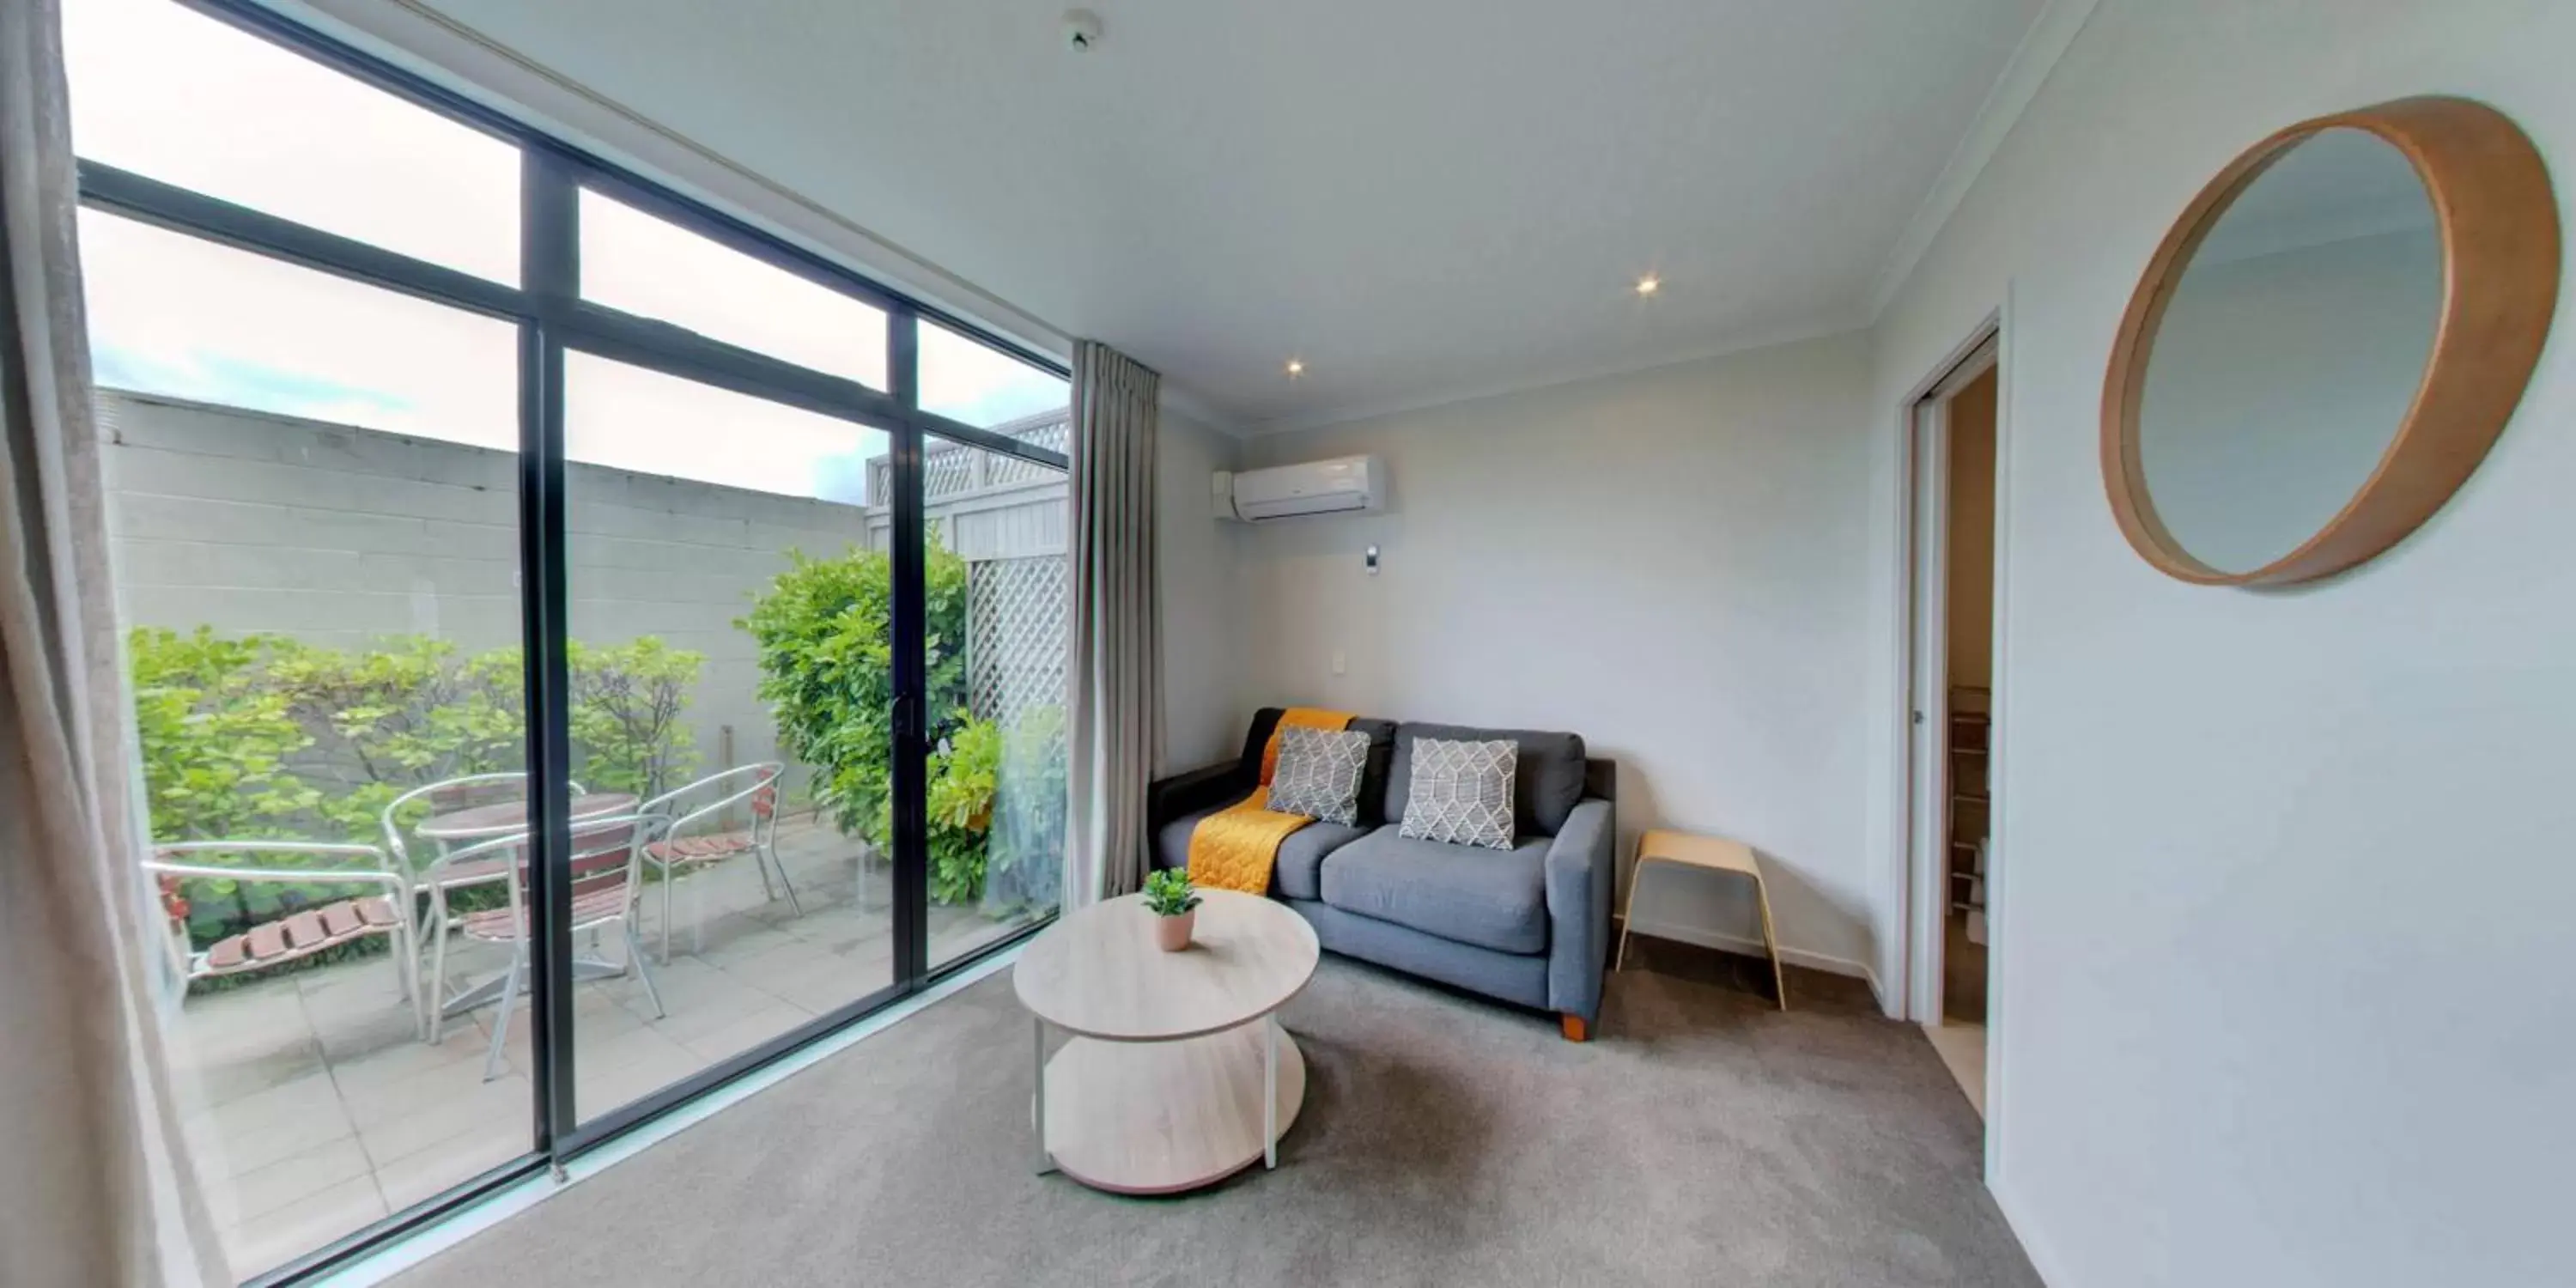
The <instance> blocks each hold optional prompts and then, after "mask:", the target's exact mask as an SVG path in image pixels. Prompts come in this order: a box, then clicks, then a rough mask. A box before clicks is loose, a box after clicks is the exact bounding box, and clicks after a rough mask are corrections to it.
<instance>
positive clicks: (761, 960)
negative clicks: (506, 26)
mask: <svg viewBox="0 0 2576 1288" xmlns="http://www.w3.org/2000/svg"><path fill="white" fill-rule="evenodd" d="M65 7H66V10H67V15H66V27H67V40H68V43H69V45H70V57H69V63H70V72H71V89H72V96H73V103H74V145H75V149H76V151H78V152H80V153H81V157H82V160H81V182H82V195H83V200H84V203H85V205H86V206H87V209H85V210H84V212H83V214H82V219H81V235H82V242H83V246H82V249H83V252H84V257H85V260H86V270H87V283H88V291H89V300H88V303H89V318H90V326H91V340H92V347H93V351H94V355H95V359H96V366H97V373H98V380H99V384H100V392H99V397H98V407H99V419H100V425H101V432H102V435H103V436H104V437H105V439H106V440H107V456H108V461H109V478H108V484H109V489H110V493H111V495H110V502H111V515H112V518H111V523H112V525H113V530H114V536H115V539H116V541H117V550H116V562H117V567H118V574H119V575H118V598H119V603H120V607H121V611H122V613H123V616H124V622H123V624H124V625H125V626H126V627H127V628H128V629H129V637H128V650H129V662H130V674H131V677H132V681H133V688H134V695H135V703H136V719H137V725H138V728H139V729H140V732H141V742H142V754H143V759H144V762H145V763H144V771H145V772H144V774H143V780H144V790H145V792H146V794H147V795H148V797H149V799H148V801H147V802H146V804H147V806H148V809H149V812H150V816H151V819H152V826H153V839H154V853H153V855H152V856H151V857H149V858H147V859H144V860H142V861H145V862H147V863H148V864H150V871H151V873H152V875H153V877H154V882H153V885H154V888H155V889H156V890H157V891H158V896H159V897H158V902H157V903H156V905H155V909H154V914H153V915H154V916H155V917H156V918H158V919H159V920H161V921H162V922H164V923H165V925H166V929H167V939H168V942H167V944H166V946H165V947H166V950H163V948H164V946H156V954H155V965H156V968H157V969H158V970H159V971H160V972H161V973H162V975H163V977H164V979H165V981H166V984H167V991H168V998H167V1006H166V1008H165V1015H166V1022H167V1024H168V1027H169V1031H170V1033H171V1035H172V1050H173V1052H174V1060H175V1062H176V1063H177V1065H178V1068H179V1073H180V1078H181V1081H182V1084H183V1085H182V1086H181V1088H180V1092H181V1096H182V1099H183V1101H184V1102H185V1103H186V1105H187V1107H188V1110H189V1116H190V1122H189V1132H188V1139H187V1142H186V1144H187V1147H188V1149H189V1152H190V1155H191V1165H192V1166H193V1167H194V1168H195V1170H196V1173H197V1175H198V1177H199V1179H200V1181H201V1182H202V1183H203V1184H204V1186H205V1187H206V1189H207V1190H208V1192H209V1195H210V1198H211V1199H212V1205H213V1207H214V1209H215V1216H216V1218H217V1222H218V1224H219V1225H220V1226H221V1227H222V1230H223V1233H224V1236H225V1239H226V1246H227V1250H228V1252H229V1253H230V1255H231V1257H232V1259H233V1262H234V1265H235V1268H236V1270H237V1271H238V1272H239V1273H241V1274H242V1275H244V1276H246V1277H252V1278H256V1279H260V1280H263V1281H272V1282H284V1281H292V1280H295V1279H299V1278H303V1277H308V1276H311V1275H314V1274H317V1273H319V1272H321V1271H324V1270H327V1269H328V1268H329V1267H331V1266H333V1265H336V1264H339V1263H340V1262H342V1261H344V1260H345V1259H346V1258H348V1257H349V1256H352V1255H355V1254H357V1253H359V1252H362V1251H364V1250H365V1249H367V1248H369V1247H371V1246H373V1245H374V1244H375V1243H377V1242H380V1241H381V1240H383V1239H385V1238H388V1237H391V1236H392V1235H395V1234H398V1233H400V1232H402V1231H403V1230H405V1229H407V1228H409V1227H410V1226H412V1225H413V1224H416V1223H417V1222H419V1221H421V1220H424V1219H427V1218H429V1217H432V1216H435V1215H436V1214H438V1213H439V1212H441V1211H443V1210H445V1209H447V1208H449V1207H453V1206H454V1205H456V1204H458V1203H461V1202H464V1201H466V1200H467V1199H469V1198H470V1197H471V1196H473V1195H475V1194H478V1193H482V1192H487V1191H489V1190H490V1189H492V1188H493V1187H496V1186H499V1185H505V1184H509V1183H511V1182H513V1181H515V1180H518V1179H521V1178H524V1177H527V1176H531V1175H533V1174H535V1173H536V1172H538V1171H539V1170H541V1169H543V1168H545V1167H547V1166H549V1165H553V1164H559V1163H560V1162H561V1161H562V1160H564V1159H566V1158H568V1157H571V1156H573V1155H575V1154H578V1153H579V1152H581V1151H582V1150H584V1149H587V1148H589V1147H591V1146H593V1145H595V1144H597V1143H599V1142H600V1141H603V1140H606V1139H608V1138H610V1137H612V1136H614V1135H615V1134H617V1133H618V1132H620V1131H623V1130H625V1129H627V1128H628V1127H631V1126H633V1125H634V1124H636V1123H638V1122H641V1121H643V1120H644V1119H646V1118H648V1117H650V1116H651V1115H653V1114H655V1113H657V1112H660V1111H662V1110H664V1109H667V1108H669V1107H671V1106H673V1105H675V1104H678V1103H681V1102H682V1101H684V1100H686V1099H687V1098H689V1097H691V1096H693V1095H696V1094H699V1093H701V1092H703V1091H705V1090H707V1089H708V1088H710V1087H713V1086H715V1085H717V1084H719V1083H721V1082H722V1081H724V1080H725V1079H728V1078H731V1077H734V1076H738V1075H739V1074H741V1073H743V1072H746V1071H748V1070H750V1069H752V1068H755V1067H757V1066H759V1065H760V1064H762V1063H764V1062H767V1061H770V1060H774V1059H776V1058H778V1057H779V1056H781V1055H783V1054H785V1053H786V1052H788V1051H791V1050H793V1049H795V1048H796V1047H797V1046H798V1045H800V1044H802V1043H805V1042H808V1041H811V1040H813V1039H815V1038H817V1037H819V1036H822V1035H824V1034H827V1033H829V1032H831V1031H832V1030H834V1029H835V1028H837V1027H839V1026H842V1025H845V1024H847V1023H849V1022H851V1021H853V1020H855V1019H857V1018H859V1017H861V1016H864V1015H866V1014H868V1013H869V1012H871V1011H873V1010H875V1009H876V1008H878V1007H880V1006H883V1005H885V1004H886V1003H888V1002H890V1001H893V1000H895V999H898V998H900V997H902V996H904V995H906V994H907V993H911V992H913V991H916V990H918V989H920V988H922V987H923V986H925V985H926V984H927V983H928V982H929V981H930V980H931V979H932V978H934V976H935V975H936V974H937V973H939V972H940V971H943V970H945V969H948V968H950V967H953V966H955V965H957V964H958V963H961V962H963V961H966V960H968V959H969V958H971V957H973V956H975V955H977V954H979V953H981V952H984V951H987V950H989V949H991V948H993V947H995V946H997V945H999V944H1002V943H1005V942H1008V941H1009V940H1010V939H1011V938H1012V937H1014V936H1015V935H1017V934H1020V933H1024V932H1025V931H1026V930H1027V929H1028V928H1030V927H1032V926H1034V925H1036V924H1039V923H1040V922H1042V921H1043V920H1044V919H1045V918H1046V917H1048V916H1050V915H1052V913H1053V912H1054V909H1055V901H1056V890H1057V887H1058V885H1059V884H1060V880H1061V877H1060V872H1061V862H1062V850H1063V827H1064V764H1065V747H1064V740H1063V710H1062V708H1063V686H1064V657H1063V653H1064V643H1065V634H1064V631H1065V594H1066V587H1067V578H1066V576H1065V566H1064V553H1065V551H1064V535H1065V510H1064V506H1065V500H1064V486H1063V477H1064V469H1065V466H1066V458H1065V450H1066V432H1065V422H1066V415H1065V402H1066V397H1065V395H1066V388H1065V381H1064V374H1063V371H1062V369H1061V368H1059V367H1056V366H1054V365H1052V364H1051V363H1049V362H1048V361H1047V360H1045V359H1043V358H1041V357H1038V356H1037V355H1034V354H1031V353H1028V352H1026V351H1024V350H1021V349H1017V348H1015V347H1013V346H1011V345H1009V344H1007V343H1006V342H1003V341H1000V340H998V339H996V338H994V337H991V336H987V335H983V334H981V333H978V332H976V331H975V330H974V329H973V328H971V327H968V326H966V325H964V324H963V323H960V322H958V321H956V320H954V319H950V318H947V317H945V316H943V315H940V314H938V313H936V312H935V311H934V310H932V309H929V308H928V307H927V306H924V305H923V304H921V303H919V302H918V301H914V300H912V299H909V298H907V297H905V296H903V295H901V294H898V293H896V292H892V291H888V290H886V289H884V288H883V287H880V286H878V285H876V284H875V283H873V282H871V281H869V280H867V279H865V278H863V277H859V276H856V275H853V274H851V273H850V272H848V271H846V270H844V269H842V268H840V267H838V266H836V265H834V264H832V263H829V262H827V261H824V260H822V259H820V258H817V257H816V256H814V255H811V254H809V253H806V252H805V251H802V250H800V249H797V248H795V247H791V246H789V245H787V244H785V243H783V242H781V241H779V240H777V239H775V238H772V237H770V236H767V235H765V234H762V233H760V232H757V231H755V230H752V229H750V228H748V227H746V226H744V225H742V224H739V223H737V222H734V221H732V220H729V219H727V218H724V217H722V216H720V215H717V214H715V213H713V212H710V211H708V210H705V209H703V208H701V207H698V206H695V205H692V204H690V203H688V202H686V201H683V200H681V199H679V198H677V197H675V196H673V195H672V194H670V193H668V192H666V191H663V190H661V189H658V188H656V187H654V186H653V185H651V184H649V183H646V182H644V181H642V180H640V179H638V178H636V177H634V176H632V175H628V174H625V173H622V172H620V171H618V170H616V169H615V168H613V167H610V166H607V165H604V164H602V163H600V162H598V161H596V160H594V159H592V158H589V157H586V156H583V155H581V154H580V153H578V152H576V151H574V150H571V149H568V148H566V147H564V146H562V145H560V144H558V143H557V142H555V141H554V140H552V139H550V138H548V137H547V136H545V135H544V134H542V133H540V132H538V131H536V130H533V129H531V128H529V127H527V126H525V125H523V124H521V123H519V122H516V121H512V120H509V119H507V118H504V117H500V116H497V115H494V114H492V113H490V112H487V111H484V110H482V109H480V108H477V107H474V106H471V105H468V104H466V103H464V102H462V101H460V100H457V99H454V98H452V97H450V96H447V95H445V94H443V93H441V92H440V91H438V90H436V89H434V88H432V87H429V86H426V85H423V84H420V83H418V82H416V81H413V80H411V79H408V78H406V77H405V76H403V75H401V74H399V73H397V72H394V71H391V70H389V69H387V68H384V67H382V66H380V65H378V64H375V63H372V62H370V61H368V60H367V59H365V58H363V57H361V56H359V55H356V54H354V53H352V52H350V51H348V50H345V49H342V48H339V47H336V46H333V45H330V44H328V43H327V42H324V41H321V40H319V39H317V38H315V37H313V36H311V35H310V34H308V33H305V32H303V31H301V30H299V29H296V28H294V27H291V26H289V25H287V24H285V23H284V22H283V21H282V20H280V19H278V18H276V17H274V16H272V15H269V14H267V13H266V12H265V11H263V10H259V9H255V8H251V7H249V6H247V5H242V4H237V3H234V2H233V0H191V2H190V3H185V4H183V3H180V2H179V0H65Z"/></svg>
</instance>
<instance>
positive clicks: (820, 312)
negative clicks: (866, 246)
mask: <svg viewBox="0 0 2576 1288" xmlns="http://www.w3.org/2000/svg"><path fill="white" fill-rule="evenodd" d="M581 294H582V298H584V299H587V300H590V301H593V302H594V303H599V304H605V305H607V306H608V307H610V308H612V309H619V310H622V311H624V312H627V313H632V314H635V315H636V316H638V317H647V318H654V319H658V320H660V321H663V322H669V323H672V324H674V325H677V326H683V327H687V328H689V329H690V330H692V331H695V332H697V333H698V334H700V335H703V336H706V337H707V338H709V339H711V340H722V341H724V342H725V343H727V344H731V345H736V346H739V347H741V348H745V349H751V350H755V351H757V352H760V353H765V354H768V355H769V356H771V357H773V358H781V359H784V360H786V361H788V362H793V363H795V364H797V365H798V366H803V367H811V368H813V369H814V370H816V371H821V372H827V373H829V374H831V375H835V376H840V377H843V378H845V379H849V380H855V381H858V382H859V383H860V384H863V385H866V386H867V387H869V388H871V389H884V388H887V387H888V386H887V384H886V317H885V313H884V312H883V311H882V310H880V309H878V308H877V307H876V306H874V305H872V304H867V303H864V302H862V301H860V300H856V299H852V298H851V297H849V296H847V295H843V294H841V293H840V292H838V291H835V290H833V289H831V288H830V287H827V286H824V285H822V284H821V283H819V282H814V281H810V280H808V279H806V278H803V277H799V276H797V275H796V274H794V273H791V272H788V271H787V270H786V269H783V268H780V267H778V266H777V265H775V264H771V263H768V262H766V261H763V260H760V259H756V258H753V257H752V256H750V255H746V254H743V253H742V252H741V251H738V250H735V249H733V248H732V247H730V246H725V245H722V244H720V243H717V242H715V241H712V240H709V239H708V238H705V237H701V236H699V235H698V234H696V233H693V232H690V231H689V230H688V229H685V228H682V227H680V226H678V225H677V224H673V223H671V222H669V221H668V220H664V219H661V218H658V217H656V216H653V215H648V214H646V213H644V212H643V211H641V210H637V209H636V208H634V207H633V206H629V205H627V204H625V203H624V202H621V201H618V200H615V199H614V198H610V197H604V196H601V195H600V194H598V193H596V192H592V191H590V190H588V189H584V190H583V191H582V194H581Z"/></svg>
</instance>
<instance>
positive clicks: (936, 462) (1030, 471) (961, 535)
mask: <svg viewBox="0 0 2576 1288" xmlns="http://www.w3.org/2000/svg"><path fill="white" fill-rule="evenodd" d="M920 372H921V389H920V397H921V405H922V406H923V407H924V408H926V409H932V410H936V411H938V412H940V413H941V414H943V415H944V416H945V417H947V418H948V419H950V420H951V421H954V422H957V423H958V424H962V425H972V426H974V427H976V428H979V429H983V430H986V431H988V432H990V433H992V434H995V435H999V436H1001V437H1002V438H1004V439H1006V440H1007V441H1008V442H1009V443H1011V444H1013V445H1016V446H1019V447H1023V448H1034V449H1037V450H1039V451H1046V452H1058V453H1060V452H1062V451H1063V450H1064V449H1065V446H1066V442H1067V439H1068V435H1069V424H1070V421H1071V407H1070V405H1069V403H1068V395H1069V393H1070V390H1069V389H1068V387H1067V385H1066V383H1065V380H1064V378H1063V377H1062V376H1060V375H1058V374H1056V373H1055V372H1052V371H1048V370H1045V369H1043V368H1039V367H1035V366H1032V365H1030V364H1028V363H1026V362H1023V361H1021V360H1019V359H1016V358H1013V357H1011V356H1010V355H1008V354H1004V353H1000V352H997V351H995V350H992V349H990V348H986V347H985V346H983V345H980V344H977V343H976V342H975V341H973V340H971V339H969V338H967V337H965V336H963V335H960V334H958V333H957V332H955V331H952V330H949V329H948V328H946V327H941V326H937V325H935V324H930V323H925V324H923V325H922V327H921V330H920ZM955 433H956V431H955V430H954V429H953V428H952V429H951V430H950V431H949V432H948V433H945V434H941V433H934V434H932V435H931V436H930V437H928V438H927V439H926V440H925V441H924V444H923V448H922V466H921V496H922V507H921V514H922V518H921V541H922V552H923V565H924V566H923V580H924V583H925V594H924V598H923V608H924V619H923V621H924V628H925V629H924V634H923V639H922V675H923V683H924V686H925V698H926V703H925V706H924V708H923V709H924V712H925V718H926V723H927V726H928V727H927V729H926V731H925V743H924V748H923V760H922V776H923V780H924V792H925V800H926V805H927V809H926V812H925V816H924V819H923V824H924V832H925V836H924V839H925V841H926V844H927V848H928V852H929V874H928V876H929V892H930V905H929V919H928V928H927V934H926V939H927V942H928V947H929V955H930V963H931V965H932V966H933V967H934V968H936V967H938V966H941V965H944V964H946V963H949V962H953V961H957V960H959V959H961V958H964V957H968V956H972V955H973V954H974V953H976V952H977V951H979V950H981V949H983V948H984V947H986V946H988V945H990V944H993V943H995V942H998V941H1000V940H1004V939H1007V938H1009V937H1010V936H1012V935H1013V934H1015V933H1016V932H1018V931H1020V930H1021V929H1024V928H1025V927H1028V926H1031V925H1034V924H1037V923H1038V922H1040V921H1042V920H1044V919H1045V918H1047V917H1049V916H1052V915H1054V913H1055V911H1056V907H1057V904H1058V902H1059V901H1060V898H1061V894H1062V890H1063V885H1064V838H1065V755H1066V746H1065V721H1064V714H1065V708H1064V702H1065V631H1066V626H1067V622H1068V621H1069V619H1070V610H1071V590H1072V578H1071V577H1070V575H1069V568H1068V566H1067V563H1066V559H1065V554H1066V549H1065V547H1066V533H1067V527H1066V513H1065V472H1064V470H1063V469H1061V468H1059V467H1057V466H1055V465H1051V464H1048V463H1046V462H1045V461H1043V460H1040V459H1033V458H1032V457H1030V456H1025V455H1013V454H1010V453H1007V452H1003V451H997V450H995V449H994V447H992V446H989V445H985V444H984V443H980V442H970V441H966V440H963V439H961V438H958V437H955V436H954V435H955Z"/></svg>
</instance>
